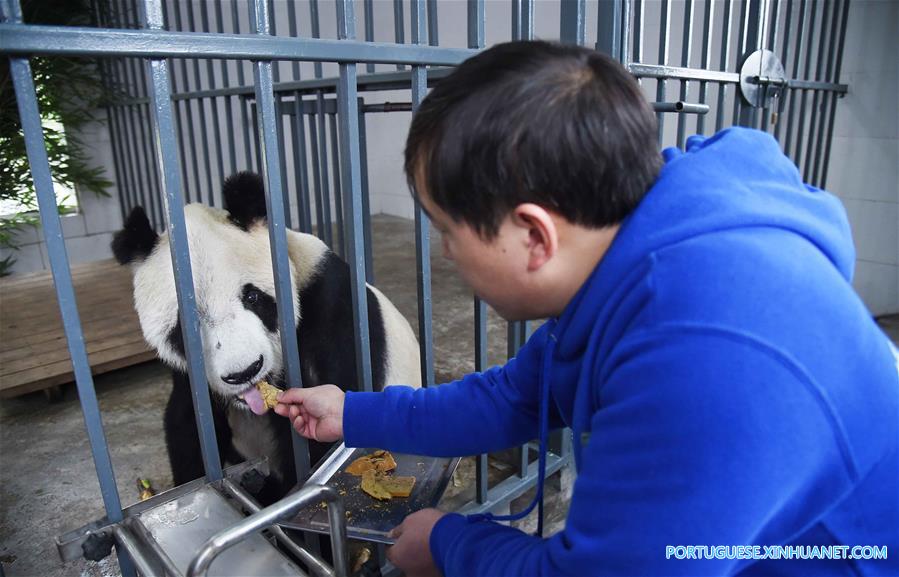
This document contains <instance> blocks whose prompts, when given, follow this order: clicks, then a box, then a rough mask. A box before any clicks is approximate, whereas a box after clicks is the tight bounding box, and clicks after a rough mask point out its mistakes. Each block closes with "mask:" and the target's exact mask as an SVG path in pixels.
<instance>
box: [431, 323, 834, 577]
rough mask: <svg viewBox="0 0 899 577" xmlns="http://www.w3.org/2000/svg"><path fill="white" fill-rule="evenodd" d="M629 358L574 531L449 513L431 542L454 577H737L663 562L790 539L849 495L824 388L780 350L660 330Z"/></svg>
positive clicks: (610, 393)
mask: <svg viewBox="0 0 899 577" xmlns="http://www.w3.org/2000/svg"><path fill="white" fill-rule="evenodd" d="M619 352H620V353H621V354H620V355H617V354H616V358H619V359H622V361H621V362H620V364H619V365H618V366H617V368H615V369H614V370H613V371H612V373H611V374H610V375H609V376H608V378H607V380H606V381H605V383H604V385H603V387H602V389H601V390H600V391H596V394H595V395H594V402H595V403H597V404H598V406H599V407H600V408H599V409H598V410H597V411H596V412H595V413H594V414H593V418H592V420H591V427H592V433H591V438H590V441H589V443H588V444H587V446H585V447H584V448H583V455H582V462H581V464H580V471H579V472H578V478H577V481H576V483H575V487H574V495H573V498H572V502H571V507H570V510H569V515H568V519H567V522H566V526H565V529H564V531H562V532H561V533H558V534H556V535H554V536H552V537H551V538H549V539H545V540H544V539H538V538H536V537H533V536H529V535H525V534H524V533H521V532H520V531H517V530H515V529H512V528H509V527H506V526H502V525H498V524H496V523H491V522H487V521H475V522H470V521H468V519H466V518H464V517H462V516H460V515H455V514H452V515H446V516H445V517H443V518H442V519H441V520H440V521H439V522H438V523H437V524H436V525H435V527H434V529H433V532H432V533H431V539H430V543H431V552H432V554H433V557H434V560H435V562H436V564H437V565H438V567H439V568H440V569H441V570H442V571H443V574H444V575H445V576H446V577H450V576H454V575H467V576H472V575H491V576H498V575H732V574H734V573H736V572H738V571H739V570H740V569H742V568H743V567H744V566H745V565H746V564H748V563H749V561H745V560H734V559H721V560H707V559H702V560H679V559H674V558H673V557H672V558H671V559H666V546H669V545H671V546H676V545H754V544H759V545H771V544H779V543H785V542H789V539H791V538H792V537H794V536H795V535H797V534H799V533H801V531H802V530H804V527H806V526H807V525H808V524H809V523H810V522H812V521H814V519H816V518H817V517H818V516H819V515H820V514H822V513H823V512H824V511H826V510H827V509H828V508H829V507H830V506H831V505H832V504H833V503H834V502H835V501H836V500H837V499H838V498H839V496H840V495H842V494H843V493H844V491H846V490H847V488H848V487H849V486H850V480H849V478H848V474H847V469H846V467H847V465H846V463H845V458H846V456H845V455H844V454H843V453H842V452H841V450H840V439H839V438H838V437H839V436H838V433H837V431H835V430H834V427H833V426H832V425H833V423H832V421H831V420H830V418H829V417H828V411H827V409H826V407H825V406H823V404H822V399H821V397H820V396H819V395H818V391H816V388H815V386H814V383H811V382H809V380H808V379H807V378H806V377H805V376H804V375H803V374H802V372H801V370H800V369H799V368H798V367H796V366H794V365H791V364H790V363H789V362H788V361H786V360H785V359H782V358H779V357H778V356H777V354H776V353H774V352H773V351H769V350H766V349H764V347H760V346H759V345H758V344H756V343H753V342H750V341H743V340H741V339H740V337H738V336H734V335H720V334H716V335H711V334H667V333H657V334H655V335H652V336H650V337H646V338H643V339H640V340H634V341H632V342H630V344H629V345H627V344H625V346H624V347H621V348H620V349H619Z"/></svg>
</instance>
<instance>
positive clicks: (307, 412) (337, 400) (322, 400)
mask: <svg viewBox="0 0 899 577" xmlns="http://www.w3.org/2000/svg"><path fill="white" fill-rule="evenodd" d="M345 396H346V395H345V394H344V392H343V391H341V390H340V389H339V388H338V387H335V386H334V385H322V386H320V387H310V388H308V389H287V390H286V391H284V392H283V393H280V394H279V395H278V404H277V406H276V407H275V412H276V413H277V414H279V415H281V416H282V417H287V418H289V419H290V422H291V423H292V424H293V428H294V429H296V431H297V433H299V434H301V435H302V436H304V437H306V438H307V439H313V440H315V441H321V442H324V443H330V442H332V441H339V440H340V439H342V438H343V400H344V397H345Z"/></svg>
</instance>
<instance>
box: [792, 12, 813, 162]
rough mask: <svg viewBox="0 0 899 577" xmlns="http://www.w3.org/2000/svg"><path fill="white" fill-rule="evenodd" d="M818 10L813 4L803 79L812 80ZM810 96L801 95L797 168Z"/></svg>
mask: <svg viewBox="0 0 899 577" xmlns="http://www.w3.org/2000/svg"><path fill="white" fill-rule="evenodd" d="M817 8H818V3H817V2H811V8H810V15H809V21H808V26H809V28H808V42H807V43H806V52H805V66H804V70H803V78H805V79H806V80H809V79H810V78H811V69H812V46H813V45H814V43H815V20H816V19H817V16H816V12H817V11H818V10H817ZM807 96H808V91H807V90H802V91H801V92H800V95H799V125H798V127H797V129H796V148H795V154H794V155H793V162H795V163H796V166H797V167H800V166H802V161H801V156H802V149H803V148H804V146H803V137H805V103H806V98H807ZM807 176H808V175H805V174H803V175H802V178H803V179H805V178H806V177H807Z"/></svg>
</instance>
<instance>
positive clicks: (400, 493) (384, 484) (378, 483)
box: [361, 469, 415, 501]
mask: <svg viewBox="0 0 899 577" xmlns="http://www.w3.org/2000/svg"><path fill="white" fill-rule="evenodd" d="M361 486H362V490H363V491H365V492H366V493H368V494H369V495H371V496H372V497H374V498H375V499H379V500H382V501H386V500H388V499H392V498H393V497H408V496H409V495H410V494H412V487H414V486H415V477H393V476H390V475H386V474H384V473H383V472H381V471H377V470H375V469H369V470H368V471H365V472H364V473H362V485H361Z"/></svg>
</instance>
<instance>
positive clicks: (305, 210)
mask: <svg viewBox="0 0 899 577" xmlns="http://www.w3.org/2000/svg"><path fill="white" fill-rule="evenodd" d="M293 98H294V100H293V122H294V125H293V154H294V164H295V166H297V169H298V172H299V186H297V208H298V211H299V227H300V231H302V232H305V233H307V234H311V233H312V213H311V211H310V208H309V165H308V163H307V160H306V118H305V115H304V114H305V113H304V112H303V97H302V96H301V95H300V93H299V92H294V97H293Z"/></svg>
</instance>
